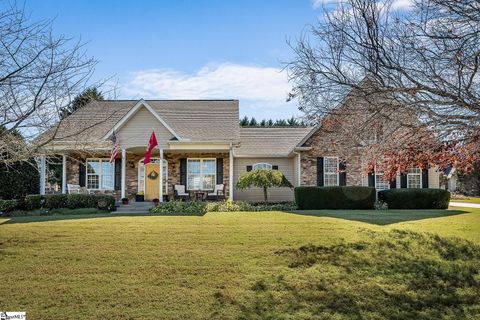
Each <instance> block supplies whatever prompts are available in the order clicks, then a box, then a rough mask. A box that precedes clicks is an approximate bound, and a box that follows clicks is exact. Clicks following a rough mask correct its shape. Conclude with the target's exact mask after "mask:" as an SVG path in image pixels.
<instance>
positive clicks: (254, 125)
mask: <svg viewBox="0 0 480 320" xmlns="http://www.w3.org/2000/svg"><path fill="white" fill-rule="evenodd" d="M248 125H249V126H250V127H256V126H258V122H257V120H256V119H255V118H254V117H252V119H251V120H250V123H249V124H248Z"/></svg>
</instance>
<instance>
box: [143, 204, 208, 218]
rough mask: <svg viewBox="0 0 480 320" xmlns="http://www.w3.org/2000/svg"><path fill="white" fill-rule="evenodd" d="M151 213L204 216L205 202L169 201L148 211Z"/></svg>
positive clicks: (205, 210) (205, 211)
mask: <svg viewBox="0 0 480 320" xmlns="http://www.w3.org/2000/svg"><path fill="white" fill-rule="evenodd" d="M150 211H151V212H152V213H161V214H187V215H188V214H191V215H204V214H205V213H207V203H206V202H181V201H170V202H162V203H159V204H158V205H157V206H155V207H153V208H152V209H151V210H150Z"/></svg>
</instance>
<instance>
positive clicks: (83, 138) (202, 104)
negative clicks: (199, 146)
mask: <svg viewBox="0 0 480 320" xmlns="http://www.w3.org/2000/svg"><path fill="white" fill-rule="evenodd" d="M138 102H139V101H138V100H106V101H95V102H91V103H89V104H87V105H85V106H84V107H82V108H81V109H79V110H77V111H76V112H74V113H73V114H72V115H70V116H68V117H67V118H66V119H64V120H63V121H61V122H60V123H59V124H58V126H59V127H58V130H57V127H55V128H52V129H51V130H49V132H47V134H46V135H44V136H43V137H42V138H48V137H51V136H52V135H53V134H54V135H55V138H54V139H53V142H54V143H75V144H79V143H92V144H98V145H103V144H105V142H102V141H104V140H103V138H104V136H105V135H106V134H107V133H108V132H109V131H110V130H111V129H112V128H113V127H114V126H115V124H116V123H117V122H119V121H120V120H121V119H122V118H123V117H124V116H125V115H126V114H127V113H128V112H129V111H130V109H132V108H133V107H134V106H135V105H136V104H137V103H138ZM145 102H146V103H147V104H148V105H149V106H151V107H152V108H153V109H154V110H155V112H157V114H158V115H159V116H160V117H161V118H162V119H163V120H164V121H165V122H166V123H167V124H168V125H169V126H170V127H171V128H172V129H173V130H174V131H175V132H176V133H177V134H178V135H179V136H180V138H181V139H185V140H191V141H224V142H228V143H230V142H232V143H238V142H239V141H240V132H239V126H238V119H239V112H238V100H146V101H145Z"/></svg>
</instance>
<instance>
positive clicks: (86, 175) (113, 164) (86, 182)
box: [85, 158, 115, 191]
mask: <svg viewBox="0 0 480 320" xmlns="http://www.w3.org/2000/svg"><path fill="white" fill-rule="evenodd" d="M88 161H100V173H98V174H95V173H88ZM102 162H108V163H110V159H109V158H87V159H85V187H86V188H87V190H99V191H101V190H108V191H112V190H115V160H113V162H112V166H113V177H112V178H113V185H112V188H111V189H110V188H109V189H105V188H98V189H95V188H88V176H89V175H98V176H99V180H98V185H99V186H100V185H101V184H102Z"/></svg>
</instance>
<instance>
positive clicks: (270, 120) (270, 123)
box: [267, 119, 273, 127]
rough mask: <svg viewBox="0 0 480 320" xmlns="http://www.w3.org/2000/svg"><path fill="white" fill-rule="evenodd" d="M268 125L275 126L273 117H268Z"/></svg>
mask: <svg viewBox="0 0 480 320" xmlns="http://www.w3.org/2000/svg"><path fill="white" fill-rule="evenodd" d="M267 126H269V127H272V126H273V120H272V119H268V121H267Z"/></svg>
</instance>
